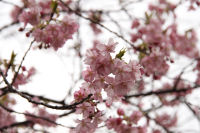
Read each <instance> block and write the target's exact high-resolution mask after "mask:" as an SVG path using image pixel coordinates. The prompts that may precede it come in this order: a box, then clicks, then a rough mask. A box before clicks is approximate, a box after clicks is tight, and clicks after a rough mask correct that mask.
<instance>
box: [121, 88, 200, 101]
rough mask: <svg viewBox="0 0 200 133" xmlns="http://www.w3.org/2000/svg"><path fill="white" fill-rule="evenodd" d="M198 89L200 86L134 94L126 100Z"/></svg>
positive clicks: (126, 97)
mask: <svg viewBox="0 0 200 133" xmlns="http://www.w3.org/2000/svg"><path fill="white" fill-rule="evenodd" d="M198 87H200V86H199V85H195V86H194V87H191V88H181V89H178V90H177V89H175V90H174V89H171V88H170V89H166V90H160V91H150V92H146V93H139V94H133V95H128V96H124V97H125V99H129V98H131V97H141V96H143V97H144V96H150V95H160V94H168V93H182V92H187V91H190V90H192V89H197V88H198Z"/></svg>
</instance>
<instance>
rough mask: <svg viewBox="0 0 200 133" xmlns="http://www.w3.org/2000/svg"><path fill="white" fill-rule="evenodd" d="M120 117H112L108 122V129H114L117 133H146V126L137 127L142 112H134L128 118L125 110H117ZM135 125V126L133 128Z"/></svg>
mask: <svg viewBox="0 0 200 133" xmlns="http://www.w3.org/2000/svg"><path fill="white" fill-rule="evenodd" d="M117 113H118V115H119V117H117V118H112V117H110V118H109V119H108V120H107V121H106V126H107V127H108V129H114V130H115V131H116V132H117V133H146V132H147V127H146V126H137V124H138V121H139V120H140V119H141V118H142V116H143V114H142V112H140V111H133V112H132V114H131V115H130V116H127V115H126V114H125V112H124V110H123V109H121V108H119V109H118V110H117ZM133 125H134V126H133Z"/></svg>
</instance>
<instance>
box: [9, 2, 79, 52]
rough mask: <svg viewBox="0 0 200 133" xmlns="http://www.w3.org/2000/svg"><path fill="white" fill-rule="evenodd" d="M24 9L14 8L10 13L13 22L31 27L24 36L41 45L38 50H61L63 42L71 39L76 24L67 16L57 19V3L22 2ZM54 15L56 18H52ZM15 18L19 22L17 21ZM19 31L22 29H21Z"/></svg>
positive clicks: (58, 6)
mask: <svg viewBox="0 0 200 133" xmlns="http://www.w3.org/2000/svg"><path fill="white" fill-rule="evenodd" d="M23 3H24V7H23V8H20V7H17V6H16V7H15V8H14V10H16V11H14V10H13V12H12V13H11V16H12V18H13V21H14V22H16V21H19V22H23V23H24V26H25V27H26V26H27V24H30V25H31V26H32V28H31V30H30V31H28V32H27V33H26V36H27V37H29V36H30V35H32V37H33V38H34V39H35V41H37V42H39V43H41V45H39V48H42V47H44V48H48V47H53V49H54V50H58V48H61V47H62V46H63V45H64V44H65V42H66V41H67V40H69V39H72V35H73V34H74V33H75V32H76V31H77V29H78V24H77V23H76V22H75V21H74V20H73V19H72V18H71V16H70V15H69V14H67V15H64V16H63V17H62V19H61V20H60V19H58V16H59V14H58V10H59V9H62V7H61V6H60V4H59V3H58V2H57V1H50V0H48V1H35V0H28V1H23ZM54 14H56V15H57V16H56V17H54V16H55V15H54ZM17 18H18V19H19V20H17ZM20 30H21V31H23V30H24V29H23V28H21V29H20Z"/></svg>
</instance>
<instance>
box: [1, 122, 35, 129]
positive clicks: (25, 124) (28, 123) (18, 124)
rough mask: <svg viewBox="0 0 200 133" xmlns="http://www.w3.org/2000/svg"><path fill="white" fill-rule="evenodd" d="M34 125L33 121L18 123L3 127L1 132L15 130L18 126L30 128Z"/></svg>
mask: <svg viewBox="0 0 200 133" xmlns="http://www.w3.org/2000/svg"><path fill="white" fill-rule="evenodd" d="M32 124H33V122H32V121H23V122H16V123H13V124H11V125H8V126H4V127H1V128H0V131H4V130H6V129H9V128H13V127H18V126H29V125H32Z"/></svg>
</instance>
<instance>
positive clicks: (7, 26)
mask: <svg viewBox="0 0 200 133" xmlns="http://www.w3.org/2000/svg"><path fill="white" fill-rule="evenodd" d="M18 23H19V22H18V21H15V22H12V23H10V24H7V25H4V26H3V27H1V28H0V32H2V31H3V30H5V29H7V28H9V27H11V26H14V25H16V24H18Z"/></svg>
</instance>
